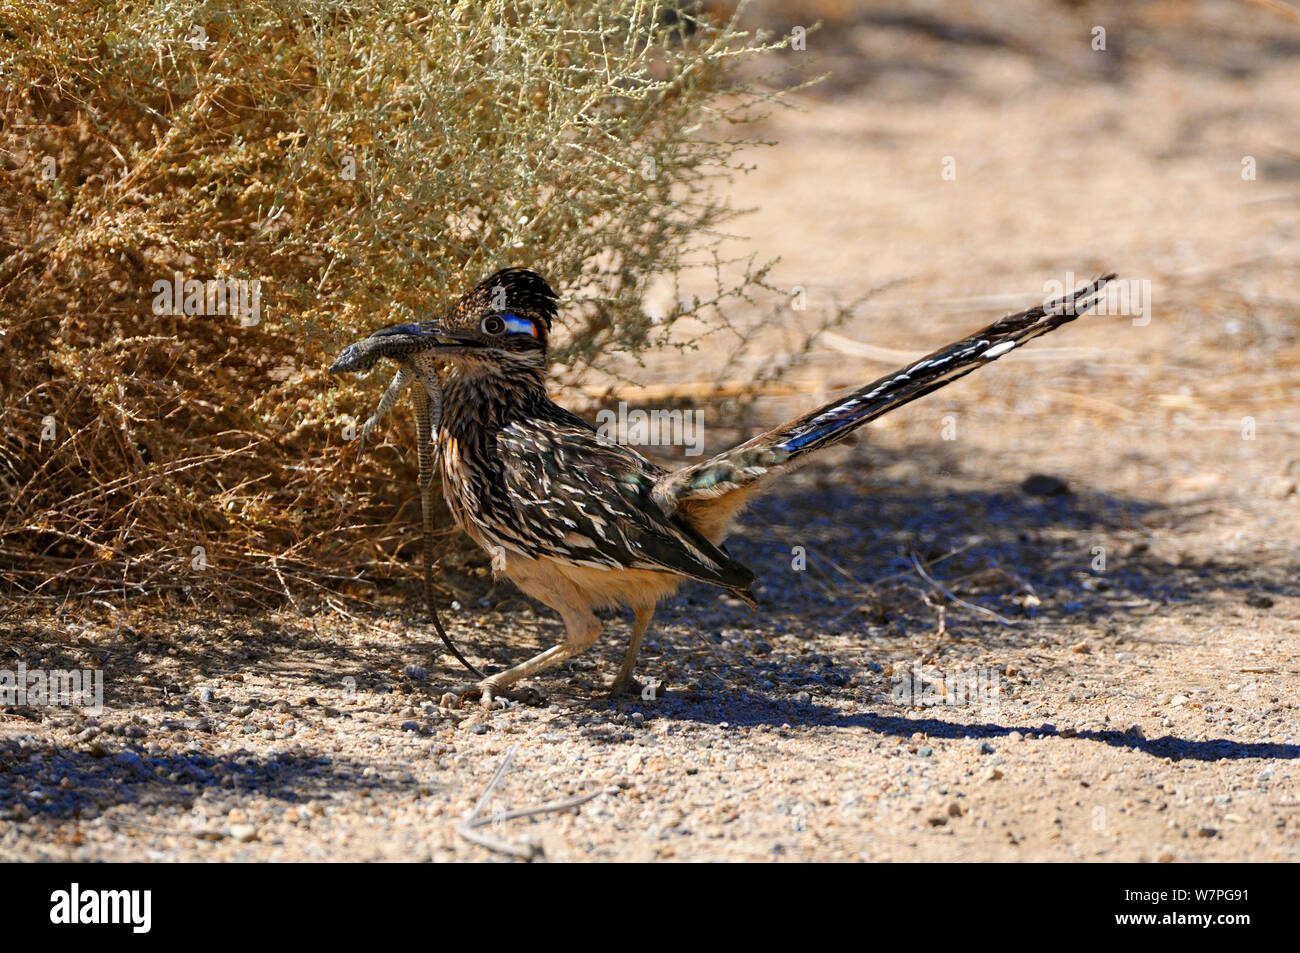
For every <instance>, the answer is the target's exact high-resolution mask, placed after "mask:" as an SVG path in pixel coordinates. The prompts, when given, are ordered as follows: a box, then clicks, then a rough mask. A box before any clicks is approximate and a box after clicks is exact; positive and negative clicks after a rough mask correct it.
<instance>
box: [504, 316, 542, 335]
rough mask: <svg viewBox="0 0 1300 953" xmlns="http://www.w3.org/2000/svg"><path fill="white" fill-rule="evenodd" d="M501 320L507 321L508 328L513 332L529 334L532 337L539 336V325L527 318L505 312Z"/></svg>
mask: <svg viewBox="0 0 1300 953" xmlns="http://www.w3.org/2000/svg"><path fill="white" fill-rule="evenodd" d="M501 320H502V321H504V322H505V323H506V330H507V331H508V332H510V333H511V334H527V335H530V336H531V337H537V325H536V324H534V323H533V322H532V321H529V320H528V319H527V318H520V317H517V316H515V315H513V314H503V315H501Z"/></svg>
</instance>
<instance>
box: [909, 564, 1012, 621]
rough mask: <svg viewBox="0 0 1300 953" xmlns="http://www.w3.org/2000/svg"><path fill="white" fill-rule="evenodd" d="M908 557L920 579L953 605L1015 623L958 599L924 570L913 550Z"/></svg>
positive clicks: (996, 619) (997, 619)
mask: <svg viewBox="0 0 1300 953" xmlns="http://www.w3.org/2000/svg"><path fill="white" fill-rule="evenodd" d="M908 557H909V558H910V559H911V560H912V566H913V567H914V568H915V569H916V572H917V574H918V575H919V576H920V577H921V578H922V579H924V580H925V581H926V582H927V583H929V584H930V586H931V587H932V588H933V589H934V591H935V592H937V593H939V594H940V595H941V596H943V597H944V598H946V599H947V600H948V601H949V602H951V603H953V604H954V605H959V606H961V607H962V608H964V609H970V610H971V611H972V612H978V613H979V614H980V615H983V616H987V617H988V618H990V619H993V620H994V621H995V622H1000V623H1001V624H1002V625H1015V624H1016V623H1015V622H1014V621H1012V620H1011V619H1008V618H1007V617H1006V616H1003V615H999V614H998V613H996V612H994V611H993V610H992V609H985V608H984V607H983V606H977V605H975V604H974V603H970V602H967V601H966V600H965V599H959V598H957V596H954V595H953V594H952V593H951V592H949V591H948V590H947V589H945V588H944V587H943V586H942V585H941V584H940V583H939V582H938V581H937V580H935V578H934V577H933V576H931V575H930V574H929V573H928V572H926V571H925V567H924V566H923V565H922V563H921V560H920V559H919V558H918V557H917V555H916V551H915V550H913V551H912V552H911V553H909V554H908Z"/></svg>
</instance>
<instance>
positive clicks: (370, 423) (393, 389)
mask: <svg viewBox="0 0 1300 953" xmlns="http://www.w3.org/2000/svg"><path fill="white" fill-rule="evenodd" d="M411 379H412V375H411V372H410V371H408V370H407V369H406V368H404V367H403V368H399V369H398V371H397V375H396V376H395V377H394V378H393V382H392V383H391V384H389V385H388V390H386V391H384V396H383V397H381V398H379V406H378V407H376V408H375V412H374V413H373V414H371V415H370V417H369V419H368V420H367V421H366V422H365V423H364V424H362V425H361V439H360V440H359V441H357V454H358V455H360V453H361V450H362V448H363V447H365V445H366V438H367V437H369V436H370V431H372V430H374V429H375V424H377V423H379V421H380V420H382V419H383V417H384V415H385V414H387V413H388V412H389V411H390V410H392V409H393V404H395V403H397V398H399V397H401V396H402V391H404V390H406V386H407V385H408V384H410V383H411Z"/></svg>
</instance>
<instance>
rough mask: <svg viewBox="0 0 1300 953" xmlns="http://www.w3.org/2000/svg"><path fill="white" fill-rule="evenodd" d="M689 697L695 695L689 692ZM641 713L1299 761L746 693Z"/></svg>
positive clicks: (733, 723) (1264, 752)
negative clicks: (1013, 735) (855, 709)
mask: <svg viewBox="0 0 1300 953" xmlns="http://www.w3.org/2000/svg"><path fill="white" fill-rule="evenodd" d="M690 695H691V696H695V695H697V693H690ZM644 710H645V711H647V712H651V711H652V712H653V713H654V714H655V715H656V716H657V717H660V718H666V719H670V720H673V721H683V722H694V723H698V724H711V725H726V726H728V727H732V728H743V727H779V726H787V727H789V726H793V725H798V726H799V727H800V729H803V728H808V727H828V728H858V729H863V730H866V731H871V732H874V733H876V734H878V735H885V736H893V737H897V738H911V737H912V736H913V735H915V734H916V733H918V732H919V733H921V734H924V735H925V736H926V737H927V738H942V739H947V740H960V739H971V740H976V739H984V738H1004V737H1006V736H1008V735H1010V734H1011V733H1012V732H1019V733H1020V734H1021V735H1023V736H1026V737H1028V736H1031V735H1032V736H1035V737H1039V738H1061V739H1072V740H1076V741H1089V742H1094V743H1096V744H1104V745H1109V746H1111V747H1113V748H1124V749H1127V750H1129V751H1135V752H1141V753H1142V754H1147V755H1151V756H1152V757H1155V758H1162V759H1166V760H1169V761H1220V760H1229V761H1235V760H1242V759H1280V760H1295V759H1297V758H1300V745H1296V744H1285V743H1276V742H1251V741H1239V740H1237V739H1233V738H1210V739H1203V740H1194V739H1190V738H1179V737H1177V736H1175V735H1163V736H1161V737H1158V738H1147V737H1144V736H1143V735H1142V734H1141V733H1140V732H1134V731H1132V730H1131V729H1130V730H1126V731H1120V730H1117V729H1116V730H1110V729H1107V730H1085V729H1079V730H1077V731H1064V732H1063V731H1062V730H1061V729H1058V728H1057V727H1056V726H1054V725H1051V724H1038V725H1015V724H1002V723H1000V722H997V721H970V722H955V721H946V720H943V719H939V718H925V717H904V716H901V715H888V714H879V713H876V712H845V711H844V710H843V709H841V708H837V707H834V706H831V705H821V704H816V703H800V702H798V701H794V700H791V699H785V698H780V697H773V696H771V695H767V694H763V693H759V692H754V691H751V690H748V689H742V690H740V691H729V692H727V693H726V695H725V696H710V697H708V698H699V697H682V696H681V695H679V694H678V693H674V692H668V693H667V694H666V695H665V696H664V697H663V699H662V700H660V701H659V702H658V703H656V704H654V706H653V707H649V706H647V707H646V708H645V709H644Z"/></svg>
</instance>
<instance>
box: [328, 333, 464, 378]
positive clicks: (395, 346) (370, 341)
mask: <svg viewBox="0 0 1300 953" xmlns="http://www.w3.org/2000/svg"><path fill="white" fill-rule="evenodd" d="M477 346H480V342H479V341H478V339H477V338H474V337H471V336H469V335H465V334H458V333H456V332H454V331H448V330H447V329H446V328H444V327H443V326H442V325H440V324H437V323H435V322H432V321H427V322H425V323H423V324H399V325H397V326H396V327H392V328H384V329H383V330H382V331H376V332H375V333H374V334H372V335H370V337H368V338H366V339H365V340H364V341H358V342H357V343H356V344H349V345H348V346H347V347H345V348H344V349H343V353H342V354H340V355H339V356H338V358H337V359H336V360H335V361H334V363H333V364H331V365H330V372H331V373H333V374H341V373H346V372H349V371H350V372H353V373H360V372H362V371H368V370H370V368H372V367H374V366H375V364H377V363H378V362H379V361H380V360H382V359H383V358H386V357H387V358H392V359H393V360H396V361H402V360H406V359H409V358H411V357H413V356H414V355H416V354H419V353H420V352H422V351H431V350H435V349H439V348H462V347H477Z"/></svg>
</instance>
